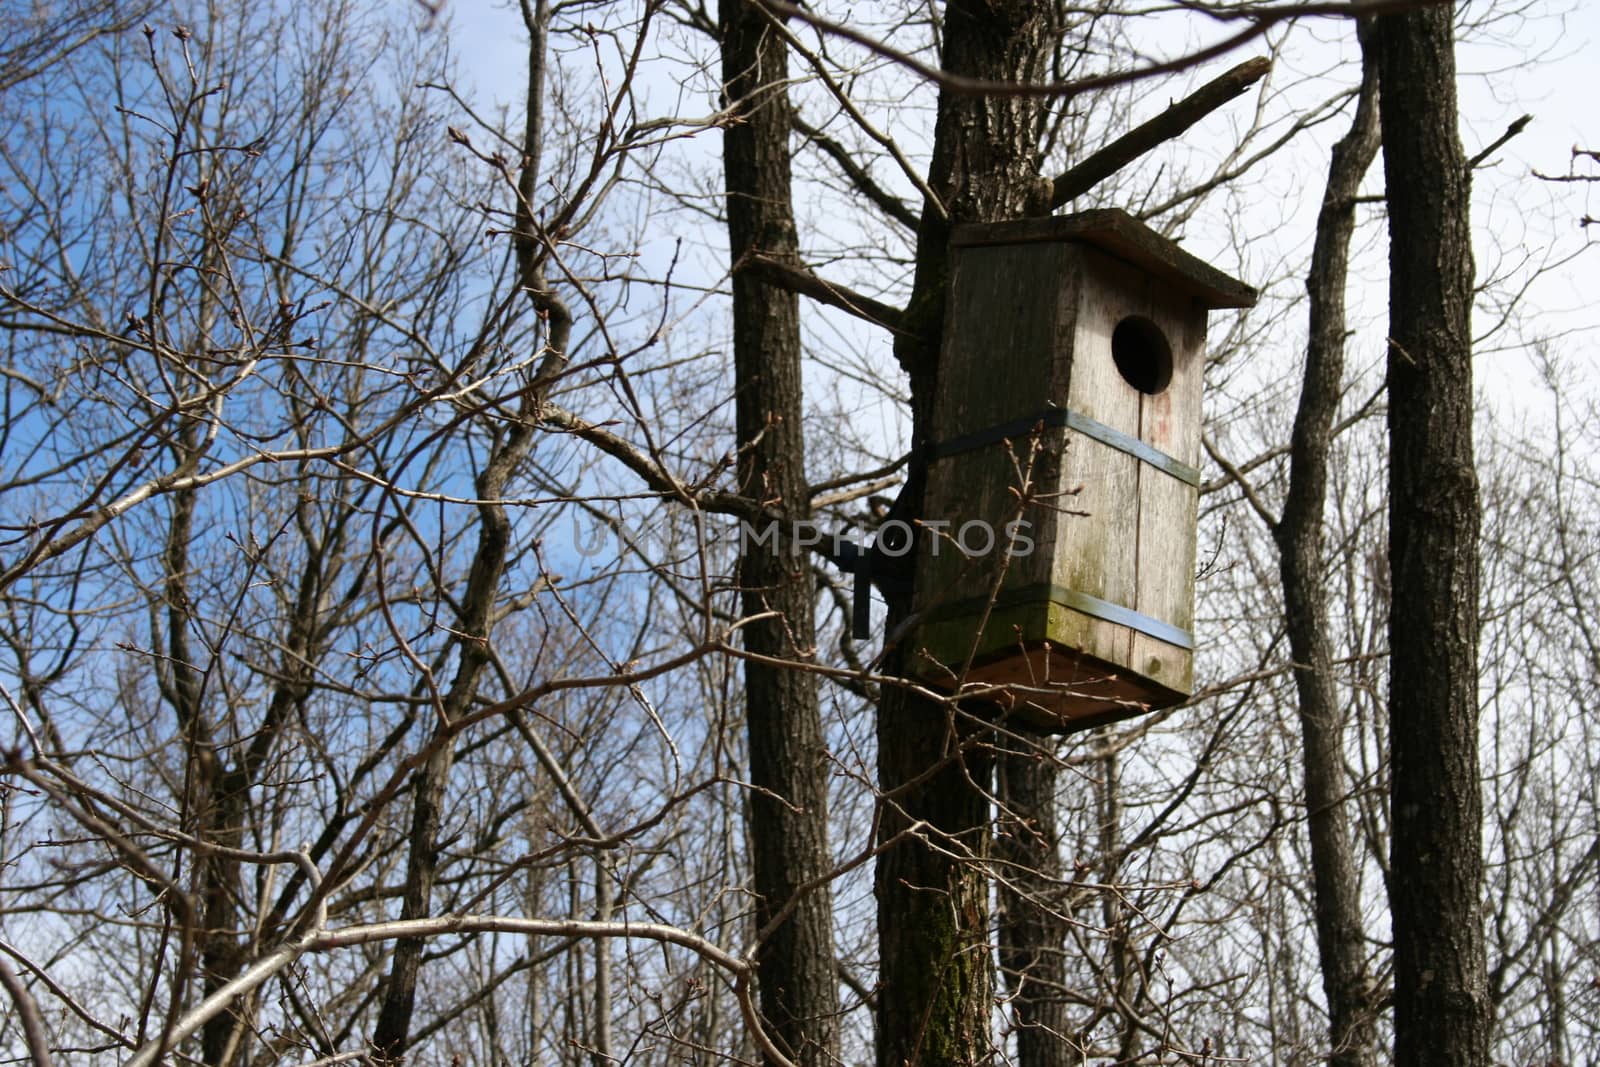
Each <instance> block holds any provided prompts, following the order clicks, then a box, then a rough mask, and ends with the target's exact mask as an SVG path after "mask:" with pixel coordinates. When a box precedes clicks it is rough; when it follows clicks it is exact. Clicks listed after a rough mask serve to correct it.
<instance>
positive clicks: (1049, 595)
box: [929, 584, 1194, 652]
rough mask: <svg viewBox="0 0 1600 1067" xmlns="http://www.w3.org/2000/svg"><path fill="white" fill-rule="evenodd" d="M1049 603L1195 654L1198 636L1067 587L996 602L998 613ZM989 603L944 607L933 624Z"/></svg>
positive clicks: (1004, 596) (1037, 588)
mask: <svg viewBox="0 0 1600 1067" xmlns="http://www.w3.org/2000/svg"><path fill="white" fill-rule="evenodd" d="M1039 601H1049V602H1050V603H1053V604H1060V605H1061V606H1062V607H1064V608H1070V609H1072V610H1073V611H1076V612H1079V613H1080V614H1083V615H1087V616H1089V617H1090V618H1094V619H1099V620H1101V621H1102V622H1109V623H1114V624H1115V625H1117V626H1126V627H1127V628H1128V629H1130V630H1137V631H1138V632H1139V633H1142V634H1144V635H1145V636H1146V637H1153V638H1155V639H1156V640H1157V641H1165V642H1166V643H1167V644H1169V645H1173V646H1176V647H1177V648H1181V649H1184V650H1185V651H1190V652H1192V651H1194V634H1192V633H1190V632H1189V631H1188V630H1185V629H1184V628H1183V627H1181V626H1178V625H1176V624H1174V623H1170V622H1167V621H1165V620H1164V619H1158V618H1156V617H1155V616H1153V615H1146V614H1144V613H1143V612H1142V611H1135V610H1133V609H1132V608H1129V607H1124V606H1123V605H1121V604H1116V603H1113V602H1111V601H1109V600H1102V599H1101V598H1100V597H1097V596H1093V595H1091V594H1089V593H1083V592H1079V591H1078V590H1076V589H1068V588H1067V587H1066V586H1063V585H1043V584H1041V585H1030V586H1025V587H1023V588H1021V589H1008V590H1006V591H1004V592H1002V593H1001V594H1000V595H999V596H998V597H996V598H995V601H994V606H995V608H996V609H999V608H1007V607H1012V606H1015V605H1018V604H1027V603H1037V602H1039ZM987 603H988V602H987V600H986V599H984V598H979V597H973V598H969V599H966V600H962V601H959V602H957V603H953V604H943V605H940V606H939V607H937V608H935V609H934V610H933V611H932V612H931V613H930V619H929V621H931V622H938V621H940V620H943V619H948V618H955V617H960V616H964V615H974V614H977V613H979V612H981V611H983V609H984V608H985V606H986V605H987Z"/></svg>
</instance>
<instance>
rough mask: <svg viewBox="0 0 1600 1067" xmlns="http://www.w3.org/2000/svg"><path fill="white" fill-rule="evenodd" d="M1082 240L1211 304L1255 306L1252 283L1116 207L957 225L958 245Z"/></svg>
mask: <svg viewBox="0 0 1600 1067" xmlns="http://www.w3.org/2000/svg"><path fill="white" fill-rule="evenodd" d="M1036 241H1077V242H1081V243H1083V244H1088V245H1093V246H1094V247H1095V248H1098V249H1100V250H1101V251H1102V252H1106V253H1108V254H1110V255H1113V256H1116V257H1117V258H1118V259H1122V260H1125V261H1127V262H1128V263H1131V264H1133V265H1134V266H1136V267H1138V268H1139V269H1141V270H1144V271H1146V272H1148V273H1150V274H1152V275H1154V276H1156V277H1158V278H1160V279H1162V280H1163V281H1165V282H1167V283H1168V284H1170V285H1172V286H1174V287H1176V288H1178V289H1180V290H1182V291H1184V292H1187V293H1188V294H1189V295H1190V296H1192V297H1194V298H1195V299H1196V300H1198V301H1200V302H1201V303H1202V304H1204V305H1205V306H1206V307H1207V308H1208V309H1209V308H1247V307H1254V306H1255V303H1256V295H1257V294H1256V291H1255V289H1253V288H1252V287H1250V286H1248V285H1246V284H1245V283H1244V282H1241V281H1240V280H1239V279H1237V278H1234V277H1231V276H1229V275H1227V274H1224V273H1222V271H1220V270H1218V269H1217V268H1215V267H1213V266H1212V265H1211V264H1209V263H1207V262H1205V261H1204V260H1202V259H1199V258H1197V257H1195V256H1192V255H1190V254H1189V253H1188V252H1185V251H1184V250H1183V249H1182V248H1179V247H1178V245H1177V243H1176V242H1174V241H1170V240H1168V239H1167V238H1165V237H1163V236H1161V235H1160V234H1159V233H1156V232H1155V231H1154V230H1152V229H1151V228H1150V227H1148V226H1146V225H1145V224H1144V223H1142V222H1140V221H1139V220H1138V219H1136V218H1134V217H1133V216H1132V215H1130V214H1128V213H1127V212H1126V211H1122V210H1120V209H1116V208H1106V209H1102V210H1098V211H1082V212H1078V213H1077V214H1073V215H1052V216H1049V217H1046V218H1037V219H1016V220H1013V221H1010V222H977V223H966V224H963V225H960V226H957V227H955V229H954V231H953V232H952V233H951V236H950V243H951V244H952V245H955V246H972V245H1009V244H1029V243H1033V242H1036Z"/></svg>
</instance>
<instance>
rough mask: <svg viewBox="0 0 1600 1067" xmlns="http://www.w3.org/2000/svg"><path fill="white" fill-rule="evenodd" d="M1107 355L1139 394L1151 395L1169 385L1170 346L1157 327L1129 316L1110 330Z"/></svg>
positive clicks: (1124, 379)
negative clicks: (1109, 346)
mask: <svg viewBox="0 0 1600 1067" xmlns="http://www.w3.org/2000/svg"><path fill="white" fill-rule="evenodd" d="M1111 358H1112V359H1113V360H1115V361H1116V364H1117V371H1118V373H1120V374H1121V375H1122V378H1123V381H1125V382H1127V383H1128V384H1129V385H1131V386H1133V387H1134V388H1135V389H1137V390H1139V392H1141V393H1150V394H1155V393H1159V392H1161V390H1163V389H1165V388H1166V387H1167V386H1169V385H1171V384H1172V346H1171V345H1169V344H1168V343H1167V337H1166V334H1164V333H1162V332H1161V327H1159V326H1157V325H1156V324H1155V323H1153V322H1151V321H1150V320H1149V319H1147V318H1143V317H1142V316H1139V315H1129V316H1128V317H1127V318H1125V319H1123V320H1122V321H1121V322H1119V323H1117V328H1116V329H1115V330H1112V331H1111Z"/></svg>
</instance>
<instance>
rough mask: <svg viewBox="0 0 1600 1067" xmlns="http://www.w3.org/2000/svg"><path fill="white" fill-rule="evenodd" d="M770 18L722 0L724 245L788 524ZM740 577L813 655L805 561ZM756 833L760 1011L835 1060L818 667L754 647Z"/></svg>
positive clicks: (750, 427) (808, 1066) (759, 479)
mask: <svg viewBox="0 0 1600 1067" xmlns="http://www.w3.org/2000/svg"><path fill="white" fill-rule="evenodd" d="M772 17H773V16H770V15H768V14H766V13H765V12H763V11H762V9H761V8H760V7H758V6H757V5H756V4H754V3H752V2H750V0H722V2H721V4H720V5H719V8H718V18H719V23H720V29H721V35H722V79H723V86H724V92H725V93H726V95H727V99H728V102H729V104H730V105H731V106H733V107H734V108H736V109H737V110H736V112H735V119H734V121H733V122H731V123H730V124H729V125H728V127H727V128H726V129H725V131H724V133H723V139H722V144H723V169H724V176H725V179H726V186H727V194H728V200H727V204H728V244H729V251H730V254H731V256H732V258H733V264H734V276H733V352H734V379H735V420H736V423H737V430H738V439H739V446H740V448H741V449H742V450H743V451H742V452H741V460H740V466H739V484H740V491H741V492H744V493H746V494H748V495H750V496H754V497H757V498H758V499H760V500H762V501H763V502H765V503H767V504H769V505H771V506H773V507H775V508H777V509H778V510H779V511H780V512H781V513H782V514H783V515H784V516H785V521H787V522H790V523H796V522H802V521H805V520H807V519H809V518H810V513H811V509H810V503H809V498H808V492H807V486H806V470H805V437H804V431H803V419H802V416H803V411H802V402H803V395H802V390H801V372H800V354H801V344H800V313H799V307H798V298H797V297H796V296H795V295H794V294H793V293H792V292H789V291H787V290H784V289H779V288H776V287H774V286H772V285H770V284H768V283H767V282H765V281H762V280H761V279H760V278H758V277H757V276H756V275H755V274H754V273H751V272H746V271H742V270H740V269H739V266H740V262H741V260H743V259H745V258H746V257H748V256H749V255H751V254H752V253H757V252H759V253H761V254H762V255H764V256H766V257H769V258H772V259H776V260H778V261H789V262H792V263H794V264H796V265H798V263H799V246H798V242H797V239H796V236H795V233H796V231H795V222H794V210H793V202H792V196H791V193H790V159H789V133H790V130H791V128H792V125H793V117H792V114H791V107H790V104H789V90H788V80H787V79H788V69H787V68H788V57H787V54H786V49H785V47H784V42H783V40H782V38H781V36H780V35H779V34H778V33H777V32H776V30H775V29H774V27H773V25H772V22H771V19H772ZM739 582H740V587H741V589H742V590H743V600H744V603H743V607H744V613H745V614H746V615H747V616H749V615H764V616H766V617H765V618H761V619H759V620H757V621H755V622H752V623H750V624H749V625H747V626H745V627H744V629H743V634H744V644H745V648H746V649H748V650H749V651H751V652H754V653H758V654H759V655H761V656H765V657H770V658H772V659H776V660H800V661H803V660H808V659H810V657H811V655H812V652H813V650H814V648H815V645H816V634H815V623H814V619H815V614H816V590H815V587H814V585H813V582H812V579H811V575H810V567H809V565H808V561H807V560H806V559H804V558H802V557H801V556H799V555H796V554H795V553H793V552H792V551H790V550H789V548H788V546H787V545H784V546H779V545H777V544H775V543H774V542H771V541H768V542H767V543H766V545H765V546H763V545H761V544H755V543H751V544H749V545H747V546H746V550H745V554H744V556H743V558H742V559H741V561H740V566H739ZM744 677H745V719H746V728H747V732H748V738H749V745H750V779H751V783H752V784H753V785H754V786H755V787H756V788H755V789H754V790H753V791H752V792H751V794H750V839H751V852H752V860H753V863H752V866H753V876H754V881H755V892H756V925H757V926H758V927H759V928H763V929H765V928H766V927H767V926H768V925H769V924H770V923H772V922H773V921H774V920H775V919H776V918H777V917H778V916H779V914H780V912H783V911H784V910H785V909H787V910H788V911H787V915H786V916H785V917H784V918H783V919H782V921H780V922H778V923H777V924H776V926H775V928H773V929H771V930H770V931H769V932H768V934H767V937H766V940H765V942H764V943H763V944H762V945H761V947H760V956H759V963H760V972H759V977H758V983H759V987H760V996H761V1010H762V1013H763V1014H764V1015H765V1016H766V1017H767V1018H768V1019H769V1020H771V1022H772V1025H773V1033H774V1035H775V1036H776V1037H777V1038H778V1040H779V1041H780V1042H781V1043H782V1044H783V1045H784V1046H785V1047H786V1050H787V1051H788V1053H789V1055H790V1056H791V1058H793V1059H794V1060H795V1062H796V1063H798V1064H800V1065H801V1067H823V1065H824V1064H834V1063H837V1062H838V1060H839V1020H838V1008H839V997H838V980H837V972H836V963H835V960H834V952H833V925H832V924H833V908H832V901H831V896H830V893H829V889H828V886H827V883H826V881H825V878H824V876H825V875H826V873H827V871H828V869H829V866H830V856H829V851H828V808H827V801H828V765H827V761H826V745H825V743H824V740H823V736H822V721H821V713H820V710H819V706H818V701H817V684H816V676H815V675H814V674H811V673H809V672H807V671H804V670H795V669H792V668H785V667H782V666H775V665H773V664H772V663H769V662H760V661H757V660H747V661H746V662H745V664H744Z"/></svg>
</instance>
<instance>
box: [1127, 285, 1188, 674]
mask: <svg viewBox="0 0 1600 1067" xmlns="http://www.w3.org/2000/svg"><path fill="white" fill-rule="evenodd" d="M1142 313H1143V314H1144V315H1145V317H1147V318H1148V319H1150V321H1151V322H1153V323H1155V324H1156V325H1157V326H1158V327H1159V328H1160V330H1161V332H1162V334H1163V335H1164V336H1165V337H1166V338H1167V341H1168V343H1169V344H1170V345H1171V348H1172V355H1173V373H1172V382H1171V384H1170V385H1169V386H1168V387H1167V388H1166V389H1165V390H1163V391H1162V392H1160V393H1158V394H1155V395H1146V396H1143V397H1142V398H1141V404H1140V412H1139V420H1140V422H1139V436H1140V437H1141V438H1143V439H1144V440H1145V441H1147V442H1148V443H1150V444H1151V445H1154V446H1155V447H1156V448H1159V449H1160V450H1161V451H1163V452H1165V453H1167V454H1168V455H1170V456H1174V457H1176V458H1178V459H1180V460H1182V461H1183V462H1185V463H1188V464H1189V465H1190V466H1198V464H1199V461H1200V414H1201V412H1200V404H1201V386H1202V378H1203V375H1204V369H1205V367H1204V359H1205V311H1204V309H1201V308H1197V307H1195V305H1194V304H1193V302H1192V301H1191V300H1190V299H1189V298H1188V296H1187V295H1186V294H1182V293H1174V292H1172V291H1171V290H1170V289H1168V288H1166V287H1165V286H1163V285H1161V284H1160V283H1159V282H1152V283H1151V284H1150V286H1149V287H1148V289H1147V298H1146V301H1145V310H1144V311H1143V312H1142ZM1198 499H1199V496H1198V492H1197V490H1196V489H1195V488H1194V487H1192V486H1189V485H1186V484H1185V483H1183V482H1181V481H1179V480H1178V479H1176V478H1173V477H1172V476H1171V475H1168V474H1166V473H1164V472H1162V471H1158V470H1156V469H1154V468H1153V467H1150V466H1143V467H1142V468H1141V469H1140V472H1139V549H1138V553H1139V581H1138V586H1139V589H1138V597H1137V603H1136V604H1135V605H1134V607H1135V609H1136V610H1137V611H1139V612H1141V613H1142V614H1145V615H1148V616H1151V617H1152V618H1156V619H1160V620H1161V621H1163V622H1169V623H1171V624H1173V625H1174V626H1178V627H1180V628H1182V629H1185V630H1190V631H1192V630H1193V628H1194V567H1195V519H1196V507H1197V502H1198ZM1131 657H1132V658H1131V660H1130V663H1129V665H1130V666H1131V667H1132V668H1133V669H1134V670H1136V671H1138V672H1140V673H1141V674H1143V675H1145V676H1147V677H1149V678H1151V679H1152V680H1154V681H1157V682H1160V683H1162V684H1163V685H1166V686H1168V687H1170V688H1172V689H1175V690H1178V691H1180V692H1184V693H1189V692H1192V691H1193V687H1194V654H1193V652H1192V651H1191V650H1189V649H1185V648H1181V647H1178V646H1176V645H1172V644H1169V643H1167V642H1165V641H1162V640H1159V639H1157V638H1153V637H1150V636H1148V635H1146V634H1137V635H1135V636H1134V638H1133V646H1132V653H1131Z"/></svg>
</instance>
